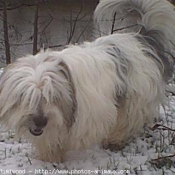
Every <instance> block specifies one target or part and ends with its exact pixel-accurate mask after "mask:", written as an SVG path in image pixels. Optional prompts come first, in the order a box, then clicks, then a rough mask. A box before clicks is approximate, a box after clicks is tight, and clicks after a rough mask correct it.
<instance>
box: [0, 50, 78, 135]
mask: <svg viewBox="0 0 175 175" xmlns="http://www.w3.org/2000/svg"><path fill="white" fill-rule="evenodd" d="M75 109H76V100H75V89H74V85H73V81H72V77H71V73H70V70H69V67H68V66H67V64H66V63H65V62H64V61H63V60H62V59H61V58H60V57H59V52H49V51H47V52H41V53H39V54H37V55H35V56H26V57H23V58H20V59H18V60H17V61H16V62H15V63H12V64H11V65H9V66H7V68H6V69H5V71H4V72H3V74H2V76H1V79H0V121H1V123H3V124H4V125H5V126H7V127H9V128H10V129H13V128H14V129H15V130H16V132H17V133H18V135H20V136H21V135H25V134H30V135H31V136H42V135H43V133H45V134H47V133H51V132H49V131H50V130H52V129H53V128H56V129H57V132H58V131H59V129H62V127H64V128H67V129H68V128H69V127H70V126H71V125H72V124H73V121H74V112H75Z"/></svg>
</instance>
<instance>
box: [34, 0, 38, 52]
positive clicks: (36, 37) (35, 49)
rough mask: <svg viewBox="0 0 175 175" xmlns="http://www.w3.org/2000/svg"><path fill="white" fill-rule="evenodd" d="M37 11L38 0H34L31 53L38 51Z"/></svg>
mask: <svg viewBox="0 0 175 175" xmlns="http://www.w3.org/2000/svg"><path fill="white" fill-rule="evenodd" d="M38 13H39V0H35V15H34V25H33V27H34V32H33V55H35V54H36V53H37V51H38V48H37V45H38Z"/></svg>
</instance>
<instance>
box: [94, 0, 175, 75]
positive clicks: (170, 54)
mask: <svg viewBox="0 0 175 175" xmlns="http://www.w3.org/2000/svg"><path fill="white" fill-rule="evenodd" d="M94 18H95V21H96V22H97V24H98V25H99V27H100V30H102V31H103V32H104V31H106V27H105V25H106V26H107V28H108V33H109V30H110V31H111V29H112V32H113V31H116V30H115V29H116V27H118V26H117V25H119V23H117V22H118V21H119V20H120V21H125V25H126V24H127V26H128V27H127V26H122V27H121V26H120V27H121V28H120V29H126V28H127V29H129V32H134V33H138V34H139V35H138V36H141V37H140V38H141V39H142V40H144V41H143V43H145V41H146V43H147V44H148V45H149V46H151V47H152V48H153V49H154V50H155V51H156V52H157V54H158V55H159V57H160V58H161V60H162V62H163V63H164V65H166V64H168V65H167V68H168V69H169V71H167V72H168V74H169V73H172V69H170V66H171V68H172V65H173V64H172V63H174V61H175V59H174V58H175V8H174V6H173V5H172V4H171V3H169V2H168V0H101V1H100V3H99V4H98V6H97V8H96V10H95V13H94ZM117 20H118V21H117ZM107 21H108V22H110V25H109V23H108V24H107V23H106V22H107ZM109 26H110V29H109ZM112 32H111V33H112ZM125 32H128V31H126V30H125Z"/></svg>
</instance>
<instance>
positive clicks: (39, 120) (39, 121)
mask: <svg viewBox="0 0 175 175" xmlns="http://www.w3.org/2000/svg"><path fill="white" fill-rule="evenodd" d="M33 121H34V123H35V125H36V127H37V128H44V127H45V126H46V125H47V118H46V117H43V116H36V117H34V118H33Z"/></svg>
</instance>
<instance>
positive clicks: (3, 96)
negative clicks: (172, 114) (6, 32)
mask: <svg viewBox="0 0 175 175" xmlns="http://www.w3.org/2000/svg"><path fill="white" fill-rule="evenodd" d="M114 15H115V16H116V17H117V16H119V17H121V16H125V17H127V16H129V17H130V19H131V20H130V19H129V20H128V22H127V23H129V21H133V19H135V16H134V15H136V17H138V21H135V22H138V28H139V31H140V32H136V31H135V29H134V28H133V31H132V33H130V32H129V33H120V34H113V35H109V36H104V37H101V38H98V39H97V40H95V41H94V42H91V43H90V42H87V43H84V44H82V45H79V46H70V47H68V48H67V49H65V50H63V51H61V52H56V51H46V52H44V51H42V52H40V53H38V54H37V55H35V56H32V55H28V56H26V57H23V58H20V59H18V60H17V61H16V62H15V63H13V64H11V65H9V66H8V67H7V68H6V69H5V71H4V73H3V75H2V77H1V80H0V120H1V123H3V124H4V125H5V126H7V127H8V128H11V129H13V128H14V129H15V131H16V134H17V136H19V137H23V138H25V139H27V140H28V141H29V142H31V143H32V145H33V147H34V148H36V150H37V153H38V156H39V158H40V159H41V160H44V161H50V162H54V161H56V162H61V161H63V160H64V158H65V152H66V151H68V150H77V149H85V148H88V147H90V146H93V145H95V144H99V145H102V146H107V147H108V146H112V145H116V146H121V145H123V144H124V143H126V141H127V140H128V139H129V138H130V137H131V136H137V134H138V133H140V132H141V131H143V126H144V124H145V123H147V122H151V121H152V120H153V118H154V117H156V116H157V115H158V110H157V108H158V106H159V105H160V104H161V103H162V102H163V101H164V99H165V83H166V80H167V78H168V77H169V76H170V73H171V72H172V65H173V57H174V54H173V52H174V50H175V11H174V9H173V6H172V5H171V4H170V3H169V2H168V1H166V0H101V1H100V3H99V5H98V6H97V8H96V11H95V19H96V21H97V22H98V23H99V24H100V25H101V24H102V23H103V21H106V20H109V21H110V20H112V19H113V17H114ZM111 23H112V22H111ZM102 29H103V28H101V30H102ZM105 30H106V29H105Z"/></svg>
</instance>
